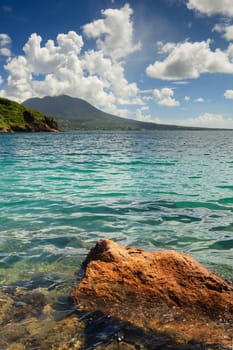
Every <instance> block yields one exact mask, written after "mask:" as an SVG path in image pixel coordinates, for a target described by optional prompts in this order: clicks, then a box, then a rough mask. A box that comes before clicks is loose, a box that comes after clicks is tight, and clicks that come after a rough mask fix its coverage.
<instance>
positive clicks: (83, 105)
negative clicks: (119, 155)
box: [23, 95, 200, 130]
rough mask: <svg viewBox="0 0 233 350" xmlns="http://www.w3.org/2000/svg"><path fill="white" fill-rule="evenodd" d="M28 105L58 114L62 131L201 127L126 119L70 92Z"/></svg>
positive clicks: (33, 99) (33, 101)
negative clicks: (73, 95) (100, 108)
mask: <svg viewBox="0 0 233 350" xmlns="http://www.w3.org/2000/svg"><path fill="white" fill-rule="evenodd" d="M23 105H24V106H27V107H31V108H34V109H36V110H38V111H40V112H42V113H45V114H48V115H52V116H54V117H55V118H56V119H57V121H58V126H59V128H60V129H61V130H160V129H162V130H179V129H181V130H184V129H186V130H188V129H192V130H193V129H200V128H191V127H182V126H176V125H164V124H157V123H148V122H142V121H138V120H133V119H126V118H121V117H117V116H114V115H112V114H108V113H105V112H103V111H101V110H99V109H97V108H95V107H94V106H92V105H91V104H90V103H88V102H87V101H85V100H82V99H80V98H74V97H70V96H66V95H61V96H53V97H51V96H46V97H43V98H30V99H29V100H26V101H24V102H23Z"/></svg>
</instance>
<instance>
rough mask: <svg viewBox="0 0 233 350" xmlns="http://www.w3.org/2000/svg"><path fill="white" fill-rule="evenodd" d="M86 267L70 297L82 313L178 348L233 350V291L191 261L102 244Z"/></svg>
mask: <svg viewBox="0 0 233 350" xmlns="http://www.w3.org/2000/svg"><path fill="white" fill-rule="evenodd" d="M83 268H84V275H83V277H82V279H81V281H80V282H79V283H78V285H77V287H76V288H75V289H74V290H73V291H72V293H71V295H72V297H73V299H74V301H75V303H76V304H77V305H78V307H79V309H82V310H86V311H87V310H88V311H94V310H100V311H102V312H104V313H106V314H109V315H111V316H114V317H117V318H118V319H120V320H123V321H127V322H130V323H131V324H133V325H135V326H137V327H141V329H144V330H146V331H154V332H156V334H166V335H168V336H169V337H171V338H172V339H174V341H176V343H178V344H187V343H191V342H199V343H200V344H215V345H216V346H219V347H218V348H219V349H223V348H230V347H231V345H232V335H233V286H232V285H231V284H230V283H229V282H227V281H225V280H223V279H221V278H220V277H218V276H216V275H215V274H213V273H211V272H210V271H209V270H208V269H206V268H205V267H204V266H202V265H201V264H200V263H198V262H197V261H196V260H195V259H193V258H192V257H191V256H189V255H187V254H182V253H178V252H176V251H158V252H152V253H151V252H145V251H143V250H141V249H137V248H124V247H122V246H121V245H119V244H117V243H114V242H112V241H110V240H107V239H101V240H100V241H98V242H97V244H96V245H95V246H94V247H93V248H92V249H91V251H90V253H89V254H88V256H87V258H86V260H85V261H84V263H83ZM215 345H214V346H215ZM203 346H204V345H203ZM209 346H210V345H209ZM209 348H211V347H209Z"/></svg>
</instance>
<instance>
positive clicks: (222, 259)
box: [0, 130, 233, 349]
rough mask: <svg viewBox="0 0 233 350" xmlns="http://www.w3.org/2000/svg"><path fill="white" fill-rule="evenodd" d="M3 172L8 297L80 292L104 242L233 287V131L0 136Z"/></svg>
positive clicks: (2, 269)
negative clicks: (79, 276) (162, 253)
mask: <svg viewBox="0 0 233 350" xmlns="http://www.w3.org/2000/svg"><path fill="white" fill-rule="evenodd" d="M0 171H1V174H0V290H1V288H2V290H6V288H7V286H17V285H19V286H22V285H23V283H30V281H34V282H33V283H38V286H39V287H43V288H46V283H45V285H42V286H41V285H40V283H42V282H41V281H45V280H46V281H47V282H48V280H49V281H52V283H54V288H55V287H56V285H57V284H59V283H57V282H56V281H63V282H61V284H62V283H63V284H64V285H65V286H66V287H65V288H66V289H67V291H68V290H71V289H72V288H73V286H74V285H75V283H76V277H75V276H76V273H77V271H78V270H79V269H80V266H81V263H82V261H83V260H84V259H85V256H86V254H87V253H88V251H89V250H90V248H91V247H92V246H93V245H94V244H95V243H96V242H97V241H98V240H99V239H100V238H108V239H111V240H113V241H115V242H118V243H120V244H122V245H124V246H133V247H140V248H143V249H145V250H147V251H157V250H161V249H169V250H174V249H175V250H177V251H180V252H185V253H188V254H191V255H192V256H193V257H195V258H196V259H197V260H198V261H200V262H201V263H203V264H204V265H205V266H207V267H208V268H210V269H211V270H212V271H214V272H215V273H217V274H219V275H220V276H222V277H223V278H226V279H228V280H230V281H233V131H230V130H229V131H224V130H158V131H73V132H60V133H14V134H0ZM54 276H56V278H54ZM35 281H37V282H35ZM48 286H49V288H48V293H49V292H50V290H53V293H54V289H53V288H52V287H51V284H50V285H49V284H48ZM4 288H5V289H4ZM58 289H59V288H58ZM0 299H1V298H0ZM6 341H7V340H6ZM0 345H1V344H0ZM0 348H1V346H0ZM3 348H4V347H2V348H1V349H3ZM6 348H7V347H6Z"/></svg>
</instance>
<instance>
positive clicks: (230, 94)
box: [224, 90, 233, 100]
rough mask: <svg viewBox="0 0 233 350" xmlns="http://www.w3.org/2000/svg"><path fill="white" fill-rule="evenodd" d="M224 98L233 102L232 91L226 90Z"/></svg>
mask: <svg viewBox="0 0 233 350" xmlns="http://www.w3.org/2000/svg"><path fill="white" fill-rule="evenodd" d="M224 97H225V98H226V99H228V100H233V90H226V91H225V92H224Z"/></svg>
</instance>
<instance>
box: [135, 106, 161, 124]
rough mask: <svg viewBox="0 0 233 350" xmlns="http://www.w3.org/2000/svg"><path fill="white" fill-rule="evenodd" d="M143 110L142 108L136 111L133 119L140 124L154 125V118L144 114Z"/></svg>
mask: <svg viewBox="0 0 233 350" xmlns="http://www.w3.org/2000/svg"><path fill="white" fill-rule="evenodd" d="M144 112H145V111H144V110H143V109H142V108H138V109H136V113H135V119H136V120H139V121H141V122H147V123H156V122H157V121H156V118H153V117H152V116H151V115H150V114H144Z"/></svg>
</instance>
